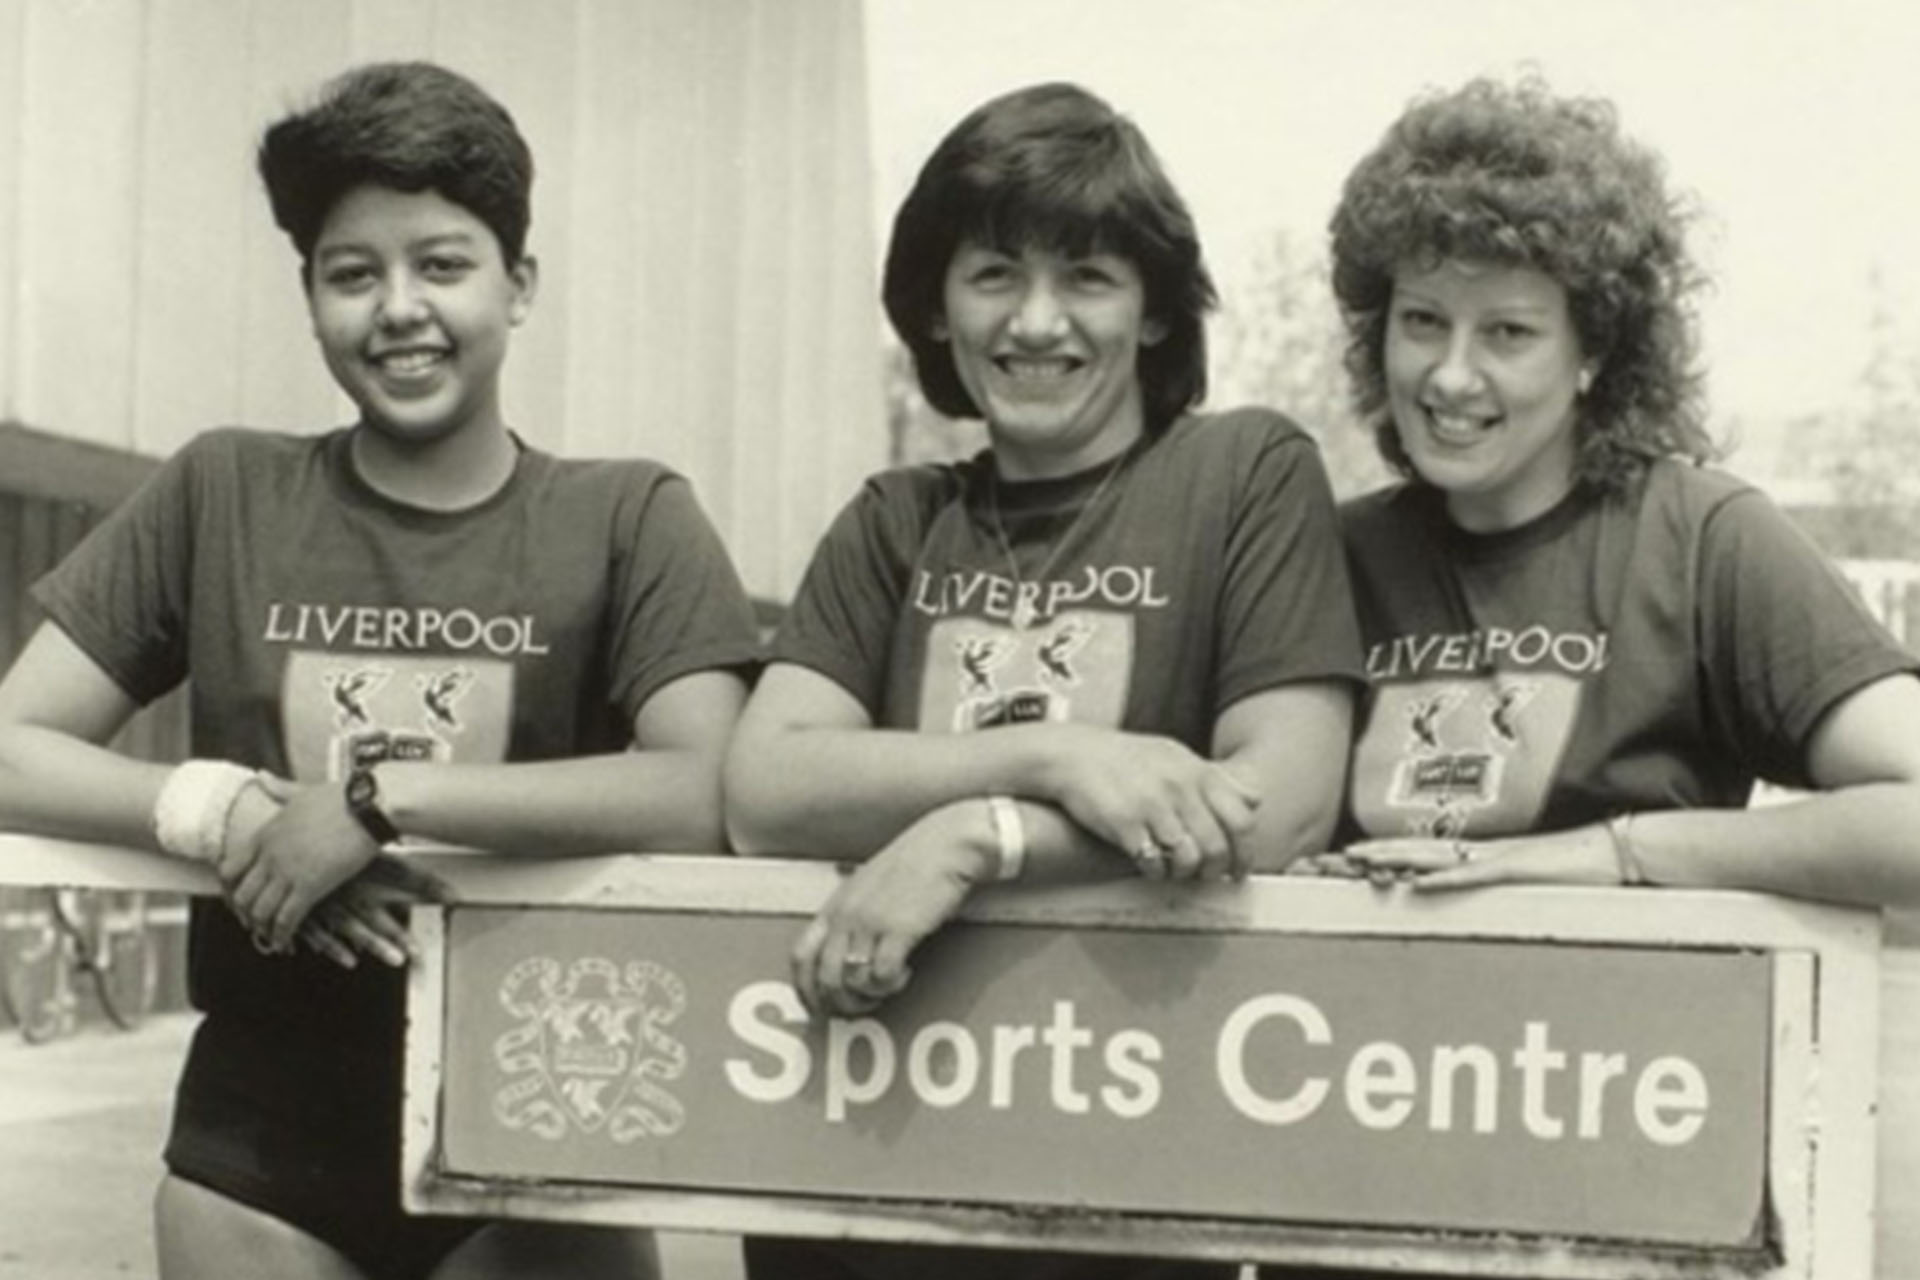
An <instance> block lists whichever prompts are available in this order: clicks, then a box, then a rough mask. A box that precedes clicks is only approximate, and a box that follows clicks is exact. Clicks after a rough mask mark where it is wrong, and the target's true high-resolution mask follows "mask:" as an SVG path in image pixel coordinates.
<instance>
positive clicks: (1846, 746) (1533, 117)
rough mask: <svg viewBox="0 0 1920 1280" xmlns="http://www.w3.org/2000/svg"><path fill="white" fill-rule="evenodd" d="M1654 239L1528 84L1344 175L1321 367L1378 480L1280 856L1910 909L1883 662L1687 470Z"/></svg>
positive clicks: (1911, 762) (1833, 590)
mask: <svg viewBox="0 0 1920 1280" xmlns="http://www.w3.org/2000/svg"><path fill="white" fill-rule="evenodd" d="M1685 221H1686V219H1685V216H1684V213H1683V210H1682V208H1681V206H1680V203H1679V202H1678V201H1677V200H1676V198H1675V197H1674V195H1673V194H1672V193H1671V192H1670V191H1669V189H1668V187H1667V185H1666V180H1665V177H1664V174H1663V172H1662V166H1661V163H1660V161H1659V159H1658V158H1657V157H1656V156H1655V155H1654V154H1653V153H1652V152H1650V151H1649V150H1648V149H1646V148H1645V147H1643V146H1641V145H1640V144H1638V143H1636V142H1634V141H1633V140H1631V139H1629V138H1627V137H1626V136H1624V135H1623V134H1622V133H1621V131H1620V130H1619V128H1618V125H1617V123H1616V120H1615V115H1614V111H1613V109H1612V107H1611V106H1610V105H1609V104H1607V103H1605V102H1602V101H1594V100H1584V99H1571V98H1562V97H1557V96H1555V95H1553V94H1552V93H1550V92H1549V91H1548V89H1547V88H1546V87H1545V86H1544V85H1542V84H1540V83H1539V82H1538V81H1536V80H1527V81H1523V82H1521V83H1518V84H1516V85H1505V84H1498V83H1493V82H1488V81H1476V82H1474V83H1471V84H1468V85H1466V86H1465V87H1464V88H1462V89H1459V90H1458V91H1456V92H1452V93H1447V94H1442V95H1437V96H1433V97H1428V98H1425V99H1422V100H1420V101H1417V102H1415V103H1414V104H1413V105H1412V106H1411V107H1410V108H1409V109H1408V110H1407V111H1406V112H1405V113H1404V114H1403V115H1402V116H1401V117H1400V119H1399V120H1398V121H1397V122H1395V123H1394V125H1393V126H1392V127H1391V128H1390V129H1389V130H1388V131H1387V134H1386V136H1385V137H1384V138H1383V139H1382V140H1381V142H1380V144H1379V145H1378V146H1377V147H1376V148H1375V149H1374V150H1373V152H1372V153H1371V154H1369V155H1368V156H1367V157H1366V158H1365V159H1363V160H1362V161H1361V162H1360V164H1359V166H1358V167H1357V168H1356V169H1355V170H1354V171H1353V173H1352V175H1351V176H1350V177H1349V178H1348V180H1347V184H1346V187H1345V190H1344V192H1343V195H1342V198H1341V201H1340V204H1339V207H1338V209H1337V210H1336V212H1335V214H1334V217H1333V222H1332V235H1333V257H1334V273H1333V277H1334V289H1335V292H1336V294H1337V295H1338V299H1339V303H1340V306H1341V309H1342V313H1343V316H1344V318H1345V321H1346V325H1347V329H1348V335H1349V348H1348V352H1347V363H1348V368H1349V372H1350V373H1351V375H1352V376H1353V379H1354V383H1355V391H1356V399H1357V401H1358V404H1359V407H1360V409H1361V410H1362V412H1363V414H1364V415H1365V416H1366V417H1367V418H1368V419H1370V420H1371V421H1373V422H1374V423H1375V424H1376V429H1377V431H1378V433H1379V442H1380V447H1381V450H1382V452H1383V453H1384V454H1385V455H1386V457H1387V458H1388V460H1389V461H1390V462H1391V463H1393V464H1394V465H1395V466H1396V467H1397V468H1398V469H1399V470H1400V471H1401V473H1402V474H1403V475H1404V477H1405V483H1403V484H1401V485H1398V486H1396V487H1392V488H1389V489H1386V490H1383V491H1381V492H1379V493H1375V494H1372V495H1369V496H1367V497H1365V498H1362V499H1359V500H1358V501H1355V502H1353V503H1351V504H1349V506H1348V507H1347V508H1346V509H1345V510H1344V511H1343V513H1342V514H1343V534H1344V537H1345V540H1346V545H1347V553H1348V560H1349V566H1350V568H1351V570H1352V575H1353V579H1354V590H1355V594H1356V598H1357V603H1358V607H1359V611H1360V617H1361V625H1362V630H1363V632H1364V638H1365V643H1366V646H1367V653H1368V675H1369V691H1368V695H1367V698H1366V704H1365V707H1364V709H1363V713H1362V714H1363V720H1362V728H1361V731H1360V735H1359V737H1358V738H1357V740H1356V744H1355V755H1354V763H1353V769H1352V772H1351V775H1350V778H1349V783H1348V797H1347V799H1348V804H1347V809H1346V813H1345V817H1344V822H1343V826H1344V835H1345V837H1346V839H1347V841H1349V843H1347V845H1346V847H1345V851H1344V853H1341V854H1335V855H1328V856H1326V857H1322V858H1315V859H1311V860H1309V861H1308V863H1307V864H1305V866H1306V867H1311V868H1313V869H1317V870H1319V871H1321V872H1325V873H1336V874H1358V875H1368V876H1371V877H1373V878H1374V879H1375V880H1376V881H1382V882H1384V881H1389V880H1393V879H1400V878H1406V879H1411V880H1412V882H1413V884H1414V886H1415V887H1416V888H1420V889H1459V888H1466V887H1470V886H1476V885H1485V884H1497V883H1507V882H1515V881H1552V882H1561V883H1582V884H1615V883H1628V884H1640V883H1646V884H1660V885H1682V886H1699V887H1728V888H1744V889H1755V890H1763V891H1767V892H1773V893H1781V894H1791V895H1796V896H1803V897H1812V898H1823V899H1831V900H1837V901H1845V902H1853V903H1864V904H1870V905H1886V904H1891V903H1913V902H1917V901H1920V839H1917V838H1916V836H1915V834H1914V833H1915V832H1916V831H1920V785H1916V784H1917V783H1920V683H1916V682H1915V680H1914V679H1913V674H1914V670H1915V667H1916V662H1915V659H1914V657H1913V655H1911V654H1909V653H1907V652H1906V651H1904V650H1903V649H1902V648H1901V647H1900V645H1898V644H1897V643H1896V642H1895V641H1894V640H1893V639H1892V638H1891V637H1890V636H1889V635H1888V634H1887V633H1886V631H1884V630H1883V629H1882V628H1881V627H1880V626H1879V625H1878V624H1877V623H1876V622H1875V621H1874V619H1873V618H1872V617H1871V616H1870V615H1869V614H1868V613H1867V611H1866V610H1865V608H1864V607H1863V606H1862V605H1861V603H1860V602H1859V601H1858V600H1857V599H1856V597H1855V596H1854V594H1853V592H1852V591H1851V589H1850V588H1849V587H1848V586H1847V584H1846V583H1845V581H1844V580H1843V579H1842V578H1841V577H1840V575H1839V574H1838V573H1837V572H1836V571H1835V570H1834V568H1833V567H1832V566H1831V565H1829V564H1828V563H1827V562H1826V561H1825V560H1824V559H1823V558H1822V556H1821V555H1820V554H1819V552H1818V551H1816V550H1815V549H1814V547H1813V546H1812V545H1811V544H1810V543H1809V542H1808V541H1807V540H1806V539H1805V538H1804V537H1803V536H1802V535H1801V534H1800V533H1799V532H1798V531H1796V530H1795V528H1794V527H1793V526H1792V525H1791V524H1790V523H1789V522H1788V521H1787V520H1786V519H1785V518H1784V517H1783V516H1782V515H1781V513H1780V512H1779V511H1778V510H1777V509H1776V508H1775V507H1774V506H1773V505H1772V504H1771V503H1770V502H1769V501H1768V500H1767V499H1766V498H1765V497H1764V496H1763V495H1761V494H1760V493H1759V492H1757V491H1756V490H1754V489H1753V488H1751V487H1749V486H1748V485H1746V484H1744V483H1742V482H1740V481H1739V480H1736V479H1734V478H1733V477H1731V476H1729V475H1726V474H1724V473H1721V472H1718V471H1714V470H1711V469H1708V468H1706V467H1705V466H1703V465H1702V464H1703V463H1704V462H1706V461H1707V460H1708V458H1709V457H1710V456H1711V454H1712V446H1711V442H1710V441H1709V439H1708V437H1707V435H1706V433H1705V431H1704V430H1703V428H1702V425H1701V420H1702V413H1701V405H1700V383H1699V376H1698V372H1697V368H1696V365H1695V347H1694V340H1693V316H1692V312H1691V309H1690V307H1689V305H1688V304H1689V298H1690V295H1691V292H1692V290H1693V289H1694V288H1695V287H1696V286H1697V284H1698V281H1699V277H1698V275H1697V273H1696V271H1695V269H1694V267H1693V264H1692V262H1691V260H1690V258H1689V256H1688V253H1687V248H1686V244H1685V239H1684V234H1683V232H1684V226H1685ZM1756 779H1767V780H1770V781H1774V782H1778V783H1782V784H1786V785H1789V786H1793V787H1798V788H1805V789H1808V790H1811V791H1815V792H1818V793H1820V794H1816V795H1812V796H1810V797H1808V798H1806V799H1804V800H1801V801H1799V802H1798V803H1792V804H1784V805H1778V806H1769V807H1767V808H1766V809H1764V810H1752V809H1748V808H1746V805H1747V801H1748V798H1749V794H1750V792H1751V791H1752V789H1753V784H1754V782H1755V780H1756ZM1303 869H1304V868H1303Z"/></svg>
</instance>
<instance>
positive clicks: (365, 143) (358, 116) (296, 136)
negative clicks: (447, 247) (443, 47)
mask: <svg viewBox="0 0 1920 1280" xmlns="http://www.w3.org/2000/svg"><path fill="white" fill-rule="evenodd" d="M258 162H259V167H260V177H261V180H262V181H263V182H265V183H266V187H267V199H268V201H269V202H270V203H271V204H272V206H273V220H274V222H275V223H276V224H278V225H279V227H280V229H281V230H283V231H285V232H286V233H287V235H288V237H289V238H291V239H292V241H293V244H294V247H295V248H296V249H298V250H299V251H300V260H301V261H302V262H303V263H306V264H308V265H311V262H312V258H313V247H314V243H315V242H316V241H317V240H319V238H320V229H321V227H322V226H323V225H325V223H326V220H327V215H328V214H329V213H331V212H332V210H333V207H334V205H335V204H337V203H339V201H340V198H341V197H342V196H344V195H346V194H347V193H348V192H349V191H352V190H353V189H354V188H356V187H359V186H363V185H365V184H368V183H374V184H377V185H379V186H383V187H391V188H393V189H394V190H396V191H409V192H412V191H429V190H431V191H434V192H437V193H438V194H440V195H441V196H443V197H445V198H446V199H448V200H451V201H452V202H453V203H455V204H457V205H460V206H461V207H462V208H465V209H467V210H468V211H469V212H471V213H472V214H473V215H474V216H475V217H477V218H479V219H480V221H482V222H484V223H486V225H487V226H488V228H489V229H491V230H492V232H493V234H494V238H495V239H496V240H498V241H499V242H500V251H501V254H502V255H503V256H504V257H505V259H506V262H507V265H508V266H514V265H517V264H518V263H519V261H520V259H521V256H522V255H523V254H524V253H525V252H526V243H527V226H528V224H529V223H530V222H531V220H532V212H531V196H532V193H533V153H532V151H531V150H529V149H528V147H527V143H526V139H524V138H522V137H521V136H520V130H519V129H518V128H517V127H515V125H514V123H513V117H512V116H511V115H509V114H507V109H506V108H505V107H503V106H501V105H500V104H499V103H498V102H496V101H495V100H494V99H493V98H492V97H490V96H489V95H488V94H487V93H486V91H485V90H483V89H481V88H480V86H478V85H476V84H474V83H473V81H471V80H468V79H467V78H466V77H465V76H462V75H459V74H457V73H455V72H452V71H449V70H447V69H446V68H445V67H440V66H436V65H434V64H433V63H430V62H375V63H369V64H367V65H365V66H362V67H356V68H354V69H353V70H351V71H348V72H346V73H344V74H342V75H340V76H337V77H335V78H334V79H333V80H330V81H328V82H327V84H326V85H325V86H323V87H322V88H321V90H320V94H319V96H318V98H317V99H315V101H314V102H313V104H312V105H311V106H309V107H306V108H304V109H303V110H300V111H296V112H294V113H293V114H291V115H288V116H286V117H285V118H284V119H282V120H280V121H278V122H277V123H275V124H274V125H272V126H271V127H269V128H268V129H267V131H266V133H265V134H264V135H263V136H262V137H261V140H260V151H259V156H258Z"/></svg>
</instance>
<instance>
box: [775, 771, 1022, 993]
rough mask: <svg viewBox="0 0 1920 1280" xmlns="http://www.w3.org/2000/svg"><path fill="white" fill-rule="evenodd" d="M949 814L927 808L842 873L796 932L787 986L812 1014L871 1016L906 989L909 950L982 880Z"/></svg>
mask: <svg viewBox="0 0 1920 1280" xmlns="http://www.w3.org/2000/svg"><path fill="white" fill-rule="evenodd" d="M976 804H977V802H976ZM956 808H957V806H948V807H947V808H946V809H936V810H934V811H933V812H932V813H930V814H928V815H926V816H925V817H923V818H921V819H920V820H919V821H917V822H915V823H914V824H913V825H912V826H910V827H908V828H907V829H906V830H905V831H903V832H901V833H900V834H899V835H898V836H896V837H894V839H893V840H892V841H891V842H890V843H889V844H888V845H887V846H886V847H885V848H884V849H881V850H880V851H879V852H878V853H876V854H874V855H873V856H872V857H871V858H869V859H867V860H866V861H865V862H863V863H861V864H860V865H859V866H857V867H854V868H853V869H852V870H850V871H848V872H847V875H846V878H845V879H844V880H842V881H841V882H840V886H839V888H837V889H835V890H834V892H833V896H832V897H831V898H829V899H827V904H826V905H825V906H824V907H822V908H820V914H818V915H816V916H815V917H814V918H813V920H812V921H811V922H810V923H809V924H808V925H807V927H806V930H805V931H804V932H802V933H801V935H800V940H799V942H797V943H796V944H795V945H794V948H793V957H792V964H793V985H794V987H795V989H797V990H798V991H799V993H800V999H801V1000H802V1001H803V1002H804V1003H805V1004H806V1006H807V1008H809V1009H811V1010H812V1011H813V1012H814V1014H815V1015H816V1016H831V1015H839V1016H842V1017H857V1016H859V1015H861V1014H865V1013H871V1012H872V1011H873V1010H874V1009H877V1008H878V1007H879V1006H880V1005H881V1004H882V1003H883V1002H884V1001H886V1000H887V999H888V998H890V997H892V996H895V995H898V994H899V993H900V992H901V991H903V990H905V989H906V986H907V983H908V982H909V981H910V980H911V979H912V977H913V971H912V969H910V968H909V967H908V965H907V958H908V957H909V956H910V955H912V953H913V949H914V948H915V947H917V946H919V945H920V942H921V941H922V940H923V939H924V938H926V937H927V936H928V935H929V934H931V933H932V932H933V931H934V930H935V929H938V928H939V927H940V926H941V925H943V924H945V923H946V922H947V921H948V920H950V919H952V918H953V915H954V913H955V912H957V911H958V910H959V909H960V907H961V905H962V904H963V903H965V902H966V900H967V895H968V894H969V893H971V892H973V889H974V886H975V885H976V884H978V883H979V882H980V881H981V880H982V879H984V878H985V876H986V875H987V874H988V872H987V871H986V868H985V867H983V866H982V864H981V860H980V857H979V854H978V853H977V851H976V850H974V849H973V848H971V847H969V845H968V844H967V842H966V837H965V834H964V833H963V832H962V831H960V830H959V829H957V827H956V824H955V822H954V821H953V820H952V818H951V817H949V814H950V813H952V811H954V810H955V809H956Z"/></svg>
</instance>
